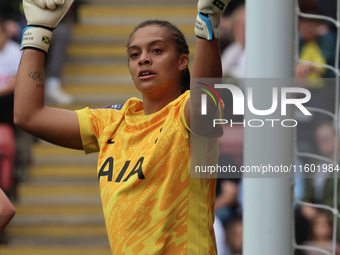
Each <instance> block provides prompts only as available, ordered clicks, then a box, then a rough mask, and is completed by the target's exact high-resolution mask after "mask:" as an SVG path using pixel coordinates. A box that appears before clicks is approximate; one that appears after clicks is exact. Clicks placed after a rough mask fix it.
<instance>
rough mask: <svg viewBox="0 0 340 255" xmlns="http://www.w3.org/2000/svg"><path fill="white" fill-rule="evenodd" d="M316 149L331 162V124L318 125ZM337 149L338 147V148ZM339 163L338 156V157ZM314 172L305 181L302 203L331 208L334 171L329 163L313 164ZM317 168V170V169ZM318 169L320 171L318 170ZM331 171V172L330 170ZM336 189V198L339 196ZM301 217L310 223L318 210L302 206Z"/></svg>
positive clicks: (333, 141)
mask: <svg viewBox="0 0 340 255" xmlns="http://www.w3.org/2000/svg"><path fill="white" fill-rule="evenodd" d="M315 137H316V142H317V149H318V152H319V154H320V155H321V156H323V157H325V158H328V159H330V160H333V157H334V150H335V143H338V145H339V141H335V129H334V126H333V124H332V123H324V124H322V125H320V126H319V127H318V128H317V130H316V133H315ZM338 148H339V147H338ZM338 161H339V155H338ZM314 166H315V167H316V170H315V172H314V173H311V176H307V177H309V178H307V179H306V189H305V195H304V198H303V201H306V202H310V203H316V204H322V205H327V206H330V207H333V206H334V205H333V194H334V178H333V175H334V169H335V167H336V165H335V166H332V164H331V163H330V162H329V161H326V160H325V161H319V162H314ZM317 167H318V168H317ZM318 169H320V170H318ZM332 169H333V170H332ZM339 191H340V189H339V188H338V196H339V195H340V192H339ZM337 206H338V209H339V208H340V200H339V199H338V205H337ZM300 208H301V213H302V216H303V217H304V218H305V219H306V220H307V221H308V222H312V221H313V220H314V219H315V218H316V217H317V216H318V213H319V211H318V209H317V208H314V207H310V206H305V205H302V206H301V207H300ZM339 227H340V224H339V222H338V227H337V239H338V240H340V237H339V234H340V229H339Z"/></svg>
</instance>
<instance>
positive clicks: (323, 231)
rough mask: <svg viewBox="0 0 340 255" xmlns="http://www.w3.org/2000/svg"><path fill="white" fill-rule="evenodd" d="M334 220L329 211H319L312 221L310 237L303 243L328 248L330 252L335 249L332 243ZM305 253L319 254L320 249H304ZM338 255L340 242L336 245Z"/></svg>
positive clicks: (307, 254) (308, 254) (339, 253)
mask: <svg viewBox="0 0 340 255" xmlns="http://www.w3.org/2000/svg"><path fill="white" fill-rule="evenodd" d="M332 235H333V220H332V214H331V213H330V212H329V211H323V210H320V211H318V213H317V215H316V216H315V217H314V218H313V220H312V221H311V222H310V238H309V240H308V241H307V242H305V243H303V245H308V246H311V247H315V248H319V249H323V250H326V251H328V252H330V253H332V251H333V247H332V246H333V244H332ZM303 254H305V255H318V254H320V252H319V251H311V250H304V253H303ZM335 254H336V255H340V247H339V244H337V245H336V250H335Z"/></svg>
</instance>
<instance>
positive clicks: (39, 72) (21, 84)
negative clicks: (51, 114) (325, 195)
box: [14, 49, 45, 130]
mask: <svg viewBox="0 0 340 255" xmlns="http://www.w3.org/2000/svg"><path fill="white" fill-rule="evenodd" d="M44 60H45V53H43V52H42V51H39V50H33V49H26V50H24V52H23V55H22V59H21V63H20V66H19V69H18V73H17V78H16V84H15V94H14V123H15V124H16V125H18V126H20V127H21V128H23V129H25V130H26V129H30V124H31V122H32V120H33V119H34V116H35V114H37V113H38V112H39V111H40V110H42V109H43V108H44V93H45V91H44V86H45V85H44Z"/></svg>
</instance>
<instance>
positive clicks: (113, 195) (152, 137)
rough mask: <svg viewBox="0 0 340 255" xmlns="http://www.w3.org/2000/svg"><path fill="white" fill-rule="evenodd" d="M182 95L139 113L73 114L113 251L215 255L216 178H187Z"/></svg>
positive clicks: (131, 104)
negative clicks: (93, 162) (92, 159)
mask: <svg viewBox="0 0 340 255" xmlns="http://www.w3.org/2000/svg"><path fill="white" fill-rule="evenodd" d="M189 97H190V92H189V91H187V92H185V93H184V94H182V95H181V96H180V97H178V98H177V99H176V100H174V101H172V102H170V103H169V104H168V105H167V106H165V107H164V108H163V109H162V110H160V111H158V112H156V113H153V114H151V115H144V110H143V102H142V101H141V100H139V99H137V98H131V99H129V100H128V101H127V102H126V103H125V104H124V105H113V106H110V107H104V108H98V109H89V108H85V109H82V110H78V111H77V115H78V119H79V124H80V131H81V139H82V143H83V147H84V150H85V152H86V153H91V152H96V151H99V152H100V153H99V159H98V169H97V175H98V179H99V185H100V193H101V200H102V206H103V212H104V218H105V223H106V229H107V234H108V238H109V242H110V246H111V250H112V254H115V255H120V254H125V255H132V254H136V255H137V254H138V255H146V254H148V255H153V254H169V255H180V254H190V255H191V254H192V255H200V254H202V255H207V254H216V244H215V236H214V230H213V220H214V201H215V190H216V187H215V186H216V180H215V179H194V178H190V129H189V127H188V125H187V123H186V121H185V117H184V106H185V103H186V102H187V100H188V98H189Z"/></svg>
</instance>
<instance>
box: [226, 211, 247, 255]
mask: <svg viewBox="0 0 340 255" xmlns="http://www.w3.org/2000/svg"><path fill="white" fill-rule="evenodd" d="M226 233H227V235H226V236H227V245H228V247H229V249H230V252H231V254H232V255H241V254H242V245H243V223H242V218H241V217H237V218H235V219H233V220H232V221H231V222H230V223H229V224H228V225H227V227H226Z"/></svg>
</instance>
